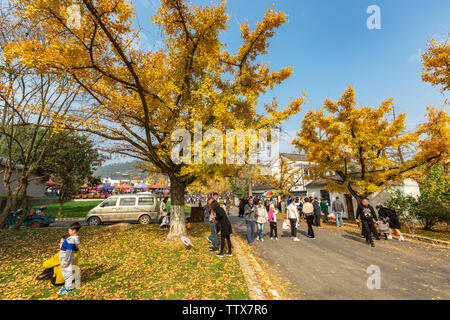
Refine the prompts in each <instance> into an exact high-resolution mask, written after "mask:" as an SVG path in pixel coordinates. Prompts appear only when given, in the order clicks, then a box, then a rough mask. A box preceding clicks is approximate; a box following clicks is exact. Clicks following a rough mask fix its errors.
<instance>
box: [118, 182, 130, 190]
mask: <svg viewBox="0 0 450 320" xmlns="http://www.w3.org/2000/svg"><path fill="white" fill-rule="evenodd" d="M131 188H133V187H132V186H130V185H129V184H126V183H124V184H122V185H120V186H118V187H116V189H122V190H129V189H131Z"/></svg>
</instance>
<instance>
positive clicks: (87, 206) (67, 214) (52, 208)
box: [33, 200, 191, 218]
mask: <svg viewBox="0 0 450 320" xmlns="http://www.w3.org/2000/svg"><path fill="white" fill-rule="evenodd" d="M101 202H102V200H94V201H71V202H66V203H64V206H63V211H62V214H61V216H59V218H84V217H85V216H86V215H87V214H88V212H89V210H91V209H92V208H94V207H96V206H97V205H99V204H100V203H101ZM158 205H159V202H158ZM46 206H47V210H45V213H46V214H50V215H52V216H55V217H56V216H57V213H58V208H59V203H52V204H47V205H46ZM167 207H168V209H169V211H170V201H169V202H168V203H167ZM33 208H39V205H37V206H33ZM184 213H185V215H186V216H187V217H188V216H190V215H191V207H189V206H187V205H185V206H184Z"/></svg>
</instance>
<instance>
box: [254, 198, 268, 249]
mask: <svg viewBox="0 0 450 320" xmlns="http://www.w3.org/2000/svg"><path fill="white" fill-rule="evenodd" d="M268 219H269V215H268V214H267V209H266V207H265V206H264V203H263V201H262V200H261V199H260V200H258V205H257V206H256V230H257V232H256V234H257V236H258V237H257V238H256V240H260V241H262V242H264V226H265V224H266V223H267V221H268Z"/></svg>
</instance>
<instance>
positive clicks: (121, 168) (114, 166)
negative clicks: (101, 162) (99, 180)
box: [94, 160, 146, 177]
mask: <svg viewBox="0 0 450 320" xmlns="http://www.w3.org/2000/svg"><path fill="white" fill-rule="evenodd" d="M137 163H138V161H137V160H134V161H128V162H118V163H111V164H108V165H105V166H101V167H100V168H97V170H96V171H95V172H94V176H100V177H110V176H112V175H114V174H116V173H117V172H120V173H127V174H129V175H130V176H141V175H146V174H145V173H143V172H142V170H139V169H136V165H137Z"/></svg>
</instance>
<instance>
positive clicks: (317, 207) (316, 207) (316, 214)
mask: <svg viewBox="0 0 450 320" xmlns="http://www.w3.org/2000/svg"><path fill="white" fill-rule="evenodd" d="M312 204H313V206H314V217H315V220H316V227H318V228H322V227H321V226H320V214H321V210H320V204H319V201H318V199H317V198H314V201H313V203H312Z"/></svg>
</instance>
